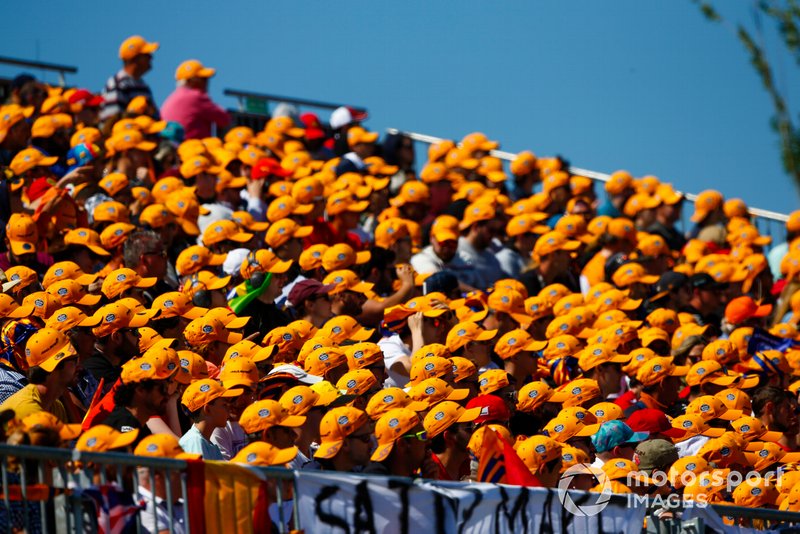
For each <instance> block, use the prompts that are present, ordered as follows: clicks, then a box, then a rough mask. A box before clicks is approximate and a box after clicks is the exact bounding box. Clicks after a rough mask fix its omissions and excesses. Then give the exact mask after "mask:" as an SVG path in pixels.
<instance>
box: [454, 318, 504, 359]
mask: <svg viewBox="0 0 800 534" xmlns="http://www.w3.org/2000/svg"><path fill="white" fill-rule="evenodd" d="M496 335H497V330H484V329H483V328H481V327H480V326H478V324H477V323H473V322H462V323H458V324H457V325H455V326H454V327H453V328H451V329H450V331H449V332H448V333H447V340H446V345H447V348H448V349H450V351H451V352H454V351H456V350H458V349H460V348H461V347H463V346H464V345H466V344H467V343H469V342H470V341H489V340H490V339H494V337H495V336H496Z"/></svg>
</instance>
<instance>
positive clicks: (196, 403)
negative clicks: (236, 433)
mask: <svg viewBox="0 0 800 534" xmlns="http://www.w3.org/2000/svg"><path fill="white" fill-rule="evenodd" d="M241 394H242V390H241V389H225V388H224V387H222V384H220V383H219V382H218V381H217V380H213V379H211V378H203V379H201V380H196V381H194V382H192V383H191V384H189V385H188V386H187V387H186V390H185V391H184V392H183V396H181V404H183V405H184V406H186V408H187V409H188V410H189V411H190V412H196V411H197V410H200V409H201V408H203V407H204V406H206V405H207V404H209V403H210V402H213V401H215V400H216V399H218V398H220V397H226V398H230V397H238V396H239V395H241ZM259 402H263V401H259ZM272 402H275V403H276V404H277V401H272ZM256 404H258V403H254V404H251V405H250V406H248V408H251V407H253V406H255V405H256ZM245 411H247V409H245ZM244 415H245V414H244V413H242V417H241V418H240V420H239V422H240V424H241V425H242V428H244V429H245V431H247V428H245V425H244ZM248 433H249V432H248Z"/></svg>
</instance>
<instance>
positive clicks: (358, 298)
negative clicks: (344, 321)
mask: <svg viewBox="0 0 800 534" xmlns="http://www.w3.org/2000/svg"><path fill="white" fill-rule="evenodd" d="M331 298H332V300H331V311H332V312H333V314H334V315H350V316H351V317H357V316H358V315H360V314H361V306H362V305H363V304H364V302H366V300H367V299H366V297H365V296H364V295H362V294H360V293H356V292H355V291H341V292H339V293H336V294H335V295H333V296H332V297H331Z"/></svg>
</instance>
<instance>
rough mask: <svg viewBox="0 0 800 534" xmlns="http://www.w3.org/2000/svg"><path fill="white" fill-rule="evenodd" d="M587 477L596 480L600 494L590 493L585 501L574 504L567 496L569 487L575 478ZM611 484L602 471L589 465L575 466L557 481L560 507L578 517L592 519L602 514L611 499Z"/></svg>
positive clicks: (570, 497)
mask: <svg viewBox="0 0 800 534" xmlns="http://www.w3.org/2000/svg"><path fill="white" fill-rule="evenodd" d="M584 475H589V476H592V477H594V478H595V479H597V485H598V486H600V488H601V492H600V493H590V494H588V495H590V497H588V498H587V499H586V500H585V501H581V502H577V503H576V502H575V501H573V500H572V496H571V495H570V494H569V491H568V490H569V487H570V485H571V484H572V479H573V478H575V477H576V476H584ZM611 493H612V492H611V484H610V481H609V480H608V477H607V476H606V474H605V472H604V471H603V470H602V469H598V468H596V467H592V466H591V465H589V464H575V465H573V466H572V467H570V468H569V469H567V470H566V471H564V474H563V475H561V478H560V479H559V481H558V499H559V500H560V501H561V504H562V506H564V508H566V510H567V511H568V512H569V513H571V514H573V515H577V516H580V517H592V516H595V515H597V514H599V513H600V512H602V511H603V510H604V509H605V507H606V506H608V501H609V500H610V499H611Z"/></svg>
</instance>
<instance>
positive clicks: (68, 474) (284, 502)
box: [0, 444, 800, 534]
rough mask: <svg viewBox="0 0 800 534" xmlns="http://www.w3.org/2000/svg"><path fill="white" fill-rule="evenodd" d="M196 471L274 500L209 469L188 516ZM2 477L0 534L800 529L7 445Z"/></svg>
mask: <svg viewBox="0 0 800 534" xmlns="http://www.w3.org/2000/svg"><path fill="white" fill-rule="evenodd" d="M190 464H193V465H194V466H195V467H197V466H200V467H201V469H206V470H207V469H208V466H214V467H215V468H223V469H231V468H233V469H241V470H242V471H240V472H238V474H236V475H235V476H237V477H240V478H244V475H247V476H251V475H252V476H254V477H256V478H257V479H258V480H259V481H261V482H260V483H263V484H265V486H264V487H266V488H268V491H267V494H266V499H260V497H263V496H264V495H262V494H259V493H258V492H257V491H256V492H248V490H247V488H246V487H245V486H246V484H244V482H243V481H242V480H238V481H234V483H233V484H228V488H227V489H226V488H225V487H224V485H223V486H209V485H208V484H210V483H212V482H213V480H211V477H210V475H209V474H208V471H206V473H207V474H206V477H207V480H206V486H205V495H204V496H203V498H202V499H201V500H200V501H199V502H200V505H199V508H200V509H199V510H197V509H195V510H190V506H189V503H190V502H198V501H196V500H195V501H192V496H191V492H192V491H193V490H192V488H191V484H192V483H191V481H190V479H191V474H190V470H191V469H192V467H191V465H190ZM0 476H1V477H2V497H1V498H0V527H2V528H1V529H0V530H3V531H5V532H14V531H19V530H21V529H24V531H25V532H43V533H45V534H48V533H57V534H61V533H73V532H81V533H83V532H106V533H111V532H121V525H122V524H123V523H124V522H125V521H129V522H130V524H131V526H133V527H135V529H136V531H137V532H146V531H148V528H149V526H151V525H163V526H164V527H165V529H167V530H168V531H169V532H170V534H179V533H181V532H183V533H190V532H201V533H207V534H211V533H214V532H224V533H225V534H234V533H239V532H268V531H277V532H288V531H290V530H292V531H302V532H308V533H312V532H321V531H324V532H353V531H370V532H380V533H391V532H398V533H400V532H414V531H419V532H434V531H435V532H459V533H467V534H469V533H478V532H490V531H491V532H498V533H500V532H508V533H515V534H516V533H519V532H545V531H546V532H565V533H566V532H569V533H576V534H583V533H586V534H589V533H595V532H636V531H637V530H638V531H641V532H648V533H658V534H666V533H678V532H704V531H706V528H708V529H710V530H713V531H717V532H726V533H728V534H744V533H746V532H751V531H753V532H754V531H756V530H761V531H764V530H770V531H776V530H779V529H780V530H781V531H783V532H788V531H790V530H796V529H797V528H798V526H800V513H794V512H782V511H778V510H768V509H754V508H746V507H739V506H718V505H713V506H709V507H702V506H694V505H692V504H691V503H686V502H681V501H680V500H676V501H671V500H663V499H644V498H641V497H634V496H633V495H610V496H605V497H603V498H601V497H600V496H599V494H596V493H586V492H579V491H569V492H564V491H561V490H557V489H543V488H523V487H514V486H504V485H494V484H485V483H469V482H438V481H429V480H412V479H408V478H401V477H381V476H374V475H354V474H344V473H330V472H319V471H291V470H287V469H279V468H240V467H236V466H232V465H231V464H225V463H220V462H207V463H205V464H204V463H202V462H192V461H189V462H187V461H182V460H173V459H164V458H148V457H141V456H133V455H127V454H119V453H86V452H80V451H75V450H69V449H49V448H43V447H32V446H15V445H8V444H0ZM171 476H175V477H177V478H178V480H177V481H176V482H179V483H177V484H176V487H177V488H178V489H177V492H175V491H174V490H173V488H172V486H171V485H170V484H166V485H165V486H164V488H165V491H166V493H165V494H164V498H163V501H164V502H165V504H162V505H161V506H160V507H152V506H151V507H146V506H143V502H145V501H146V498H145V496H146V494H148V490H147V489H145V488H144V486H143V484H144V485H149V487H150V488H154V487H156V478H157V477H161V478H162V479H165V480H169V479H170V477H171ZM214 480H216V479H214ZM239 482H242V484H239ZM234 486H241V487H235V488H234ZM211 487H213V488H216V489H214V490H213V491H211V490H210V489H209V488H211ZM220 488H222V489H220ZM195 489H196V488H195ZM251 495H252V496H253V498H252V499H251V498H250V496H251ZM256 495H258V497H259V498H255V497H256ZM598 504H601V505H602V506H600V507H599V510H598V509H597V508H598V506H597V505H598ZM267 509H268V510H269V511H268V512H267ZM586 510H589V512H588V513H584V511H586ZM198 512H199V514H198ZM665 512H666V513H665ZM148 514H150V517H148ZM721 516H724V517H726V518H728V519H727V521H723V519H722V518H721ZM267 518H271V520H269V519H267ZM120 522H123V523H120ZM270 524H271V525H270ZM741 525H744V526H741ZM271 529H272V530H271Z"/></svg>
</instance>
